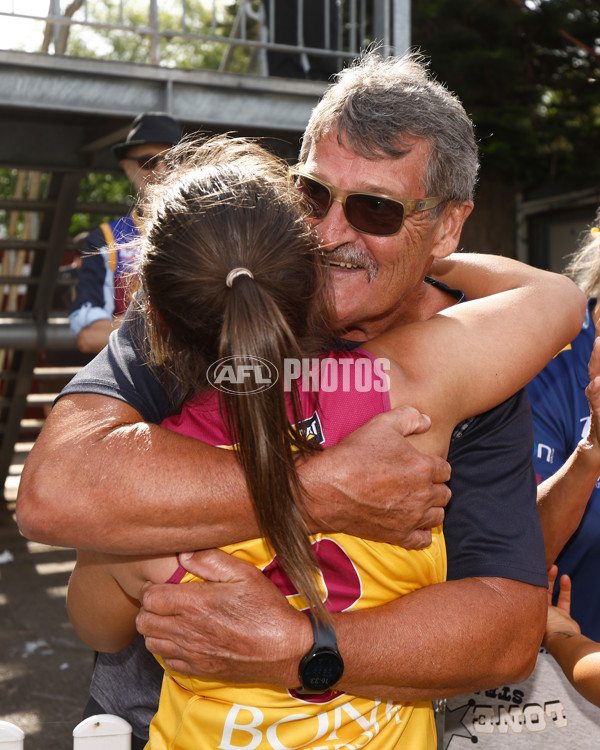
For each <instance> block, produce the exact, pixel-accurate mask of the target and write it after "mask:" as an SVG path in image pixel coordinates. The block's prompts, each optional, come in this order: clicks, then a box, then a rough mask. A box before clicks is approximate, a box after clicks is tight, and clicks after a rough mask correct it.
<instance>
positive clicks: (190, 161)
mask: <svg viewBox="0 0 600 750" xmlns="http://www.w3.org/2000/svg"><path fill="white" fill-rule="evenodd" d="M179 151H181V152H182V153H178V152H179ZM169 158H173V159H174V163H173V164H171V165H170V166H169V170H168V171H169V174H168V176H167V177H165V179H164V180H162V181H161V183H160V184H158V185H156V186H154V187H153V189H152V190H151V191H150V193H151V194H150V198H151V201H150V205H149V207H147V208H146V207H145V208H144V216H145V221H144V224H143V227H142V239H141V250H140V263H139V265H138V269H137V275H138V278H139V281H140V287H139V289H138V291H137V292H136V299H135V300H134V304H135V306H136V311H137V313H138V314H139V315H140V316H141V319H142V324H143V330H144V337H143V338H144V341H147V342H149V355H148V364H149V365H150V366H154V367H155V368H158V371H159V372H160V371H166V372H168V373H169V374H170V375H172V376H174V378H175V382H176V384H177V386H178V391H179V393H180V394H181V396H180V398H181V400H182V402H183V406H182V408H181V412H180V413H179V414H177V415H176V416H173V417H171V418H170V419H167V420H165V422H163V426H164V427H167V428H168V429H170V430H174V431H176V432H178V433H180V434H182V435H189V436H192V437H195V438H197V439H202V440H205V441H208V442H210V443H211V444H213V445H216V446H220V447H222V448H223V447H229V448H231V449H233V451H234V455H235V456H236V458H237V459H238V460H239V462H240V464H241V466H242V467H243V469H244V473H245V476H246V481H247V483H248V487H249V491H250V494H251V497H252V502H253V507H254V513H253V515H254V516H255V517H256V519H258V523H259V531H260V533H261V535H262V536H263V537H264V538H257V539H252V540H248V541H247V542H243V543H240V544H236V545H232V546H228V547H226V548H225V549H224V551H226V552H228V553H230V554H231V555H232V556H234V557H236V558H238V559H241V560H243V561H246V562H249V563H252V564H253V565H254V566H255V568H256V569H258V570H260V571H263V573H264V574H265V575H266V576H267V577H269V578H270V579H271V580H272V581H274V582H275V583H276V585H277V586H278V588H279V589H280V590H281V592H282V594H285V595H286V596H287V598H288V600H289V601H290V603H291V604H292V605H294V606H295V607H296V608H297V609H299V610H301V611H302V612H303V613H305V614H299V615H298V621H299V626H300V628H303V632H302V633H301V635H302V636H303V637H304V640H305V647H306V650H307V651H309V647H310V640H309V638H310V636H311V633H312V632H313V627H314V633H315V640H316V641H317V643H320V644H322V645H323V646H324V645H325V644H327V647H328V648H329V659H330V662H329V664H328V666H327V667H326V668H325V669H323V667H324V662H323V661H322V658H323V657H320V658H321V661H318V662H317V663H318V664H319V666H314V665H313V666H306V665H303V666H301V668H300V672H299V674H298V675H296V673H295V671H292V672H291V673H290V674H288V675H287V676H286V677H285V680H286V681H288V682H290V684H292V685H295V688H296V689H293V690H288V689H285V688H282V687H276V686H270V685H256V684H251V685H244V684H237V683H235V682H234V683H233V684H232V683H231V682H220V681H217V682H215V681H214V680H202V679H201V678H192V679H191V680H190V678H189V677H188V676H182V675H178V674H177V673H176V672H174V671H173V670H167V671H166V676H165V680H164V683H163V690H162V693H161V698H160V703H159V707H158V713H157V715H156V716H155V718H154V719H153V721H152V724H151V726H150V740H149V745H148V747H149V748H157V749H158V748H165V747H177V748H180V750H195V748H197V747H199V746H202V747H214V748H217V747H221V748H224V747H230V748H232V747H238V748H241V747H246V748H248V747H252V748H257V749H258V748H263V749H264V750H267V748H273V747H286V748H291V747H294V748H301V747H302V748H315V747H316V746H319V747H323V748H330V749H331V750H334V749H335V748H339V747H341V746H344V747H352V748H356V747H365V746H368V747H372V748H381V749H383V748H392V747H394V748H396V747H407V748H412V749H414V750H417V748H422V749H423V750H425V749H428V750H434V748H435V726H434V717H433V708H432V705H431V701H425V700H423V701H415V702H402V703H399V702H396V701H395V691H394V690H393V689H388V690H385V689H383V688H382V687H379V688H374V687H373V688H370V689H369V688H364V689H361V690H360V692H358V693H356V694H354V695H353V694H352V693H348V692H346V691H344V690H337V689H335V687H336V685H337V683H338V681H339V680H340V678H342V676H343V672H344V666H343V654H340V652H339V650H338V649H337V646H335V640H336V639H335V628H334V621H333V617H332V613H337V612H341V611H345V612H349V611H351V612H355V611H357V610H361V609H369V608H373V607H377V606H378V605H380V604H381V603H384V602H386V601H390V600H392V599H396V598H398V597H402V596H404V595H406V594H409V593H412V592H414V591H416V590H418V589H420V588H422V587H424V586H430V585H433V584H436V583H441V582H442V581H443V580H444V577H445V567H446V565H445V562H446V559H445V549H444V544H443V533H442V529H441V527H438V528H436V529H434V530H433V531H432V543H431V544H430V545H429V546H428V547H427V548H426V549H422V550H405V549H403V548H402V547H398V546H393V545H389V544H386V543H376V542H373V541H371V540H365V539H360V538H359V537H356V536H350V535H347V534H331V533H321V534H316V535H312V536H309V534H308V531H307V528H306V525H305V522H304V520H303V519H302V516H301V513H300V509H301V506H302V499H301V497H300V492H299V487H298V475H297V469H296V465H297V462H298V461H299V460H302V458H303V457H305V456H307V455H310V454H311V453H314V452H316V451H317V450H318V449H319V447H320V446H327V445H335V444H336V443H337V442H339V440H341V439H342V438H343V437H345V436H346V435H347V434H349V433H350V432H352V431H353V430H354V429H357V428H359V427H361V426H362V425H363V424H364V423H365V422H366V421H367V420H368V419H369V418H371V417H372V416H375V415H377V414H381V413H384V412H387V411H389V410H390V409H391V408H395V407H397V406H400V405H402V404H404V403H405V401H408V402H410V403H411V404H414V405H415V406H416V407H417V408H418V409H419V411H420V412H421V413H423V414H427V415H428V416H429V417H430V419H431V428H430V429H429V430H428V431H427V433H426V434H422V435H419V436H412V437H411V440H414V441H416V442H417V444H418V445H419V446H420V448H421V449H422V450H425V451H426V452H432V453H434V454H437V455H442V456H444V455H446V453H447V449H448V445H449V442H450V437H451V435H452V432H453V430H454V426H455V425H456V424H457V423H459V422H461V421H463V420H464V419H467V418H468V417H470V416H472V415H473V414H476V413H478V412H481V411H483V410H485V409H487V408H489V407H492V406H494V405H495V404H497V403H500V402H502V401H503V400H505V399H506V398H508V397H509V396H510V395H511V394H512V393H513V392H514V391H515V390H517V389H518V388H521V387H523V385H525V383H526V382H527V381H528V380H529V379H530V377H531V376H532V375H533V374H534V373H536V372H537V371H538V370H539V369H540V367H542V366H543V365H544V364H545V362H547V361H548V359H549V358H550V357H551V356H552V355H553V354H554V353H555V352H556V351H557V349H559V348H560V346H562V345H563V344H564V343H565V342H567V341H569V340H570V339H571V337H572V336H573V335H574V334H575V332H576V331H577V330H578V328H579V325H580V323H581V319H582V316H583V311H584V307H585V299H584V298H583V295H582V293H581V292H580V291H579V290H578V289H577V287H576V286H575V284H573V283H572V282H570V281H569V280H568V279H566V278H565V277H564V276H561V275H559V274H550V273H548V272H546V271H541V270H539V269H534V268H532V267H530V266H525V265H522V264H519V263H517V262H516V261H509V260H507V259H504V258H500V257H497V256H496V257H487V256H475V255H470V254H469V255H467V254H464V255H459V256H457V257H456V258H455V259H453V260H452V261H447V264H449V265H450V266H451V268H450V269H449V270H448V269H446V270H445V273H444V278H445V279H446V280H448V281H450V280H452V279H454V283H456V282H457V281H460V283H461V285H462V286H465V287H466V288H470V289H471V294H470V296H471V297H472V298H473V299H472V300H470V301H469V302H465V303H464V304H461V305H456V306H454V307H452V308H450V309H449V310H446V311H444V312H442V313H440V314H439V315H436V316H434V317H433V318H431V319H429V320H426V321H416V322H414V323H411V324H403V325H400V326H399V327H394V326H391V327H390V328H389V329H388V330H387V331H386V332H385V333H384V334H383V335H382V336H378V337H375V338H374V339H372V340H370V341H368V342H367V343H366V344H364V345H361V346H360V347H358V348H355V349H354V350H353V351H352V352H348V351H335V350H329V347H330V346H333V345H334V343H333V338H332V337H331V336H330V337H329V340H328V339H327V337H326V334H327V330H328V327H327V300H328V295H327V287H328V280H329V271H330V269H329V268H326V267H325V260H324V258H323V255H322V254H321V253H320V252H319V250H320V248H319V245H318V244H317V242H316V241H315V239H314V237H312V236H311V234H310V231H309V229H308V227H307V226H306V223H305V222H304V221H303V220H302V214H301V209H303V208H305V206H303V204H302V201H301V194H299V193H298V192H297V191H296V190H294V187H293V183H292V181H291V179H290V175H289V173H288V170H287V168H286V166H285V164H283V163H282V162H280V161H279V160H276V159H274V158H273V157H269V156H268V155H267V153H266V152H264V151H263V150H261V149H260V148H259V147H258V146H252V145H251V144H248V143H246V142H245V141H241V142H240V141H239V140H236V139H234V140H227V139H223V138H218V139H213V140H210V141H208V142H203V143H200V144H199V145H198V146H196V145H194V144H192V145H190V144H185V147H184V148H183V149H174V150H173V152H172V153H171V155H170V157H169ZM431 203H434V200H431ZM452 266H456V267H457V268H455V269H454V276H452V273H453V269H452ZM484 269H485V271H486V272H487V273H486V274H483V273H481V271H482V270H484ZM457 273H458V276H456V274H457ZM473 277H474V279H475V281H473ZM473 284H474V287H473ZM478 285H479V286H478ZM323 287H324V288H323ZM473 289H474V291H473ZM478 289H479V290H481V292H482V294H481V295H478V294H477V290H478ZM476 297H483V298H479V299H475V298H476ZM556 304H559V305H560V307H561V309H562V311H563V315H562V316H561V318H560V319H559V320H558V321H556V325H555V326H553V327H552V329H551V331H549V330H548V327H547V314H549V313H550V312H551V311H552V310H553V309H554V305H556ZM323 318H325V321H324V322H325V327H324V326H323ZM534 344H535V346H534ZM323 352H327V353H325V354H323ZM319 355H320V359H316V360H315V359H313V358H319ZM257 362H269V364H270V367H273V368H274V369H275V371H276V372H278V373H279V377H278V378H277V379H276V380H273V382H272V383H271V385H270V387H264V382H265V381H264V374H265V373H264V372H261V373H260V375H259V377H253V373H254V372H255V368H254V366H255V365H256V363H257ZM218 363H229V367H230V368H231V364H232V363H240V365H241V368H245V369H242V370H240V372H242V371H243V372H244V373H247V374H248V375H249V377H241V378H239V377H230V375H231V374H232V373H231V371H230V370H226V369H225V367H226V365H223V366H222V367H221V368H219V367H218ZM301 363H309V364H306V365H305V367H306V369H305V372H304V373H302V368H301V367H300V365H301ZM215 364H216V365H217V367H215ZM294 365H296V366H297V367H294V369H292V367H293V366H294ZM309 365H310V366H311V369H310V376H309V372H308V367H309ZM378 368H379V369H378ZM231 369H235V368H231ZM211 373H213V374H212V376H211ZM215 373H216V376H215ZM286 373H287V374H286ZM344 373H345V374H344ZM303 375H304V377H303ZM226 376H227V377H226ZM169 382H170V380H169V379H168V380H167V381H166V382H165V385H169ZM261 384H263V386H262V387H260V385H261ZM290 425H293V426H294V428H292V429H291V428H290ZM298 457H300V458H298ZM166 502H167V503H168V502H169V500H168V499H166ZM249 520H250V521H251V522H252V517H251V518H250V519H249ZM180 560H181V555H180V556H177V555H175V554H171V555H167V556H159V557H156V556H152V557H149V558H145V559H140V558H139V557H137V558H132V556H127V555H126V556H120V557H119V556H117V557H115V556H114V555H103V554H98V553H95V552H89V551H86V550H82V551H79V552H78V560H77V565H76V567H75V570H74V572H73V575H72V577H71V580H70V583H69V594H68V609H69V615H70V617H71V620H72V622H73V624H74V625H75V627H76V629H77V630H78V631H79V632H80V634H81V635H82V637H83V638H84V640H86V641H87V642H88V643H89V644H90V645H91V646H92V647H95V648H98V649H101V650H104V651H106V650H115V651H118V650H121V649H122V648H124V647H126V646H128V645H129V643H130V642H131V641H132V640H133V639H134V638H135V635H136V627H135V617H136V614H137V610H138V608H139V601H140V599H141V597H142V590H143V587H144V585H145V584H146V583H147V582H158V583H161V584H162V583H164V582H165V581H168V582H169V583H170V584H174V583H179V582H181V581H184V582H186V583H187V582H188V581H194V580H198V579H197V578H194V577H193V576H192V577H190V578H188V577H187V576H186V570H185V566H183V567H182V565H181V564H180ZM228 560H229V558H228V556H225V557H224V562H223V564H224V565H227V562H228ZM188 588H189V586H188V585H184V586H182V587H181V591H182V594H184V595H185V592H186V590H188ZM306 615H308V616H306ZM313 648H317V647H313ZM309 664H310V662H309ZM332 665H333V667H332ZM333 668H334V669H333ZM332 669H333V672H332ZM313 670H316V674H315V673H313ZM296 680H298V682H296ZM365 696H370V697H365ZM382 699H385V701H387V702H384V701H383V700H382Z"/></svg>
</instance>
